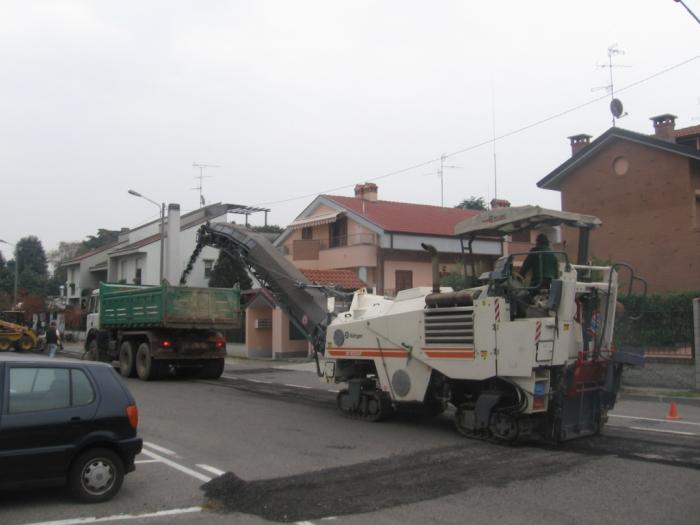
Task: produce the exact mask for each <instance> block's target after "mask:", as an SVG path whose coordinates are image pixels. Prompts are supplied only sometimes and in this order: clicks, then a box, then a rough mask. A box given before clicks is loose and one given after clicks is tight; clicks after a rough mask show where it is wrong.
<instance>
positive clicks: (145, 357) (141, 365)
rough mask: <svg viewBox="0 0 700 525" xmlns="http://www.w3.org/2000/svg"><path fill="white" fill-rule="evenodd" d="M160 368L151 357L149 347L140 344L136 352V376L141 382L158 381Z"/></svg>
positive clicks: (146, 344) (145, 344)
mask: <svg viewBox="0 0 700 525" xmlns="http://www.w3.org/2000/svg"><path fill="white" fill-rule="evenodd" d="M161 369H162V367H161V366H160V363H158V362H157V361H155V360H154V359H153V358H152V357H151V346H150V345H149V344H148V343H141V344H140V345H139V349H138V350H137V351H136V375H138V376H139V379H142V380H143V381H151V380H153V379H158V377H159V376H160V371H161Z"/></svg>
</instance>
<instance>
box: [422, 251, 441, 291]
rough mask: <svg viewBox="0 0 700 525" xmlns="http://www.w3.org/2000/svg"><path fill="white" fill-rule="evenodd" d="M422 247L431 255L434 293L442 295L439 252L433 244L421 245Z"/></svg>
mask: <svg viewBox="0 0 700 525" xmlns="http://www.w3.org/2000/svg"><path fill="white" fill-rule="evenodd" d="M420 245H421V247H422V248H423V249H424V250H425V251H427V252H429V253H430V256H431V257H432V262H433V293H440V265H439V262H438V251H437V249H436V248H435V246H433V245H432V244H425V243H424V242H422V243H420Z"/></svg>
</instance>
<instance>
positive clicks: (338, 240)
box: [282, 233, 378, 261]
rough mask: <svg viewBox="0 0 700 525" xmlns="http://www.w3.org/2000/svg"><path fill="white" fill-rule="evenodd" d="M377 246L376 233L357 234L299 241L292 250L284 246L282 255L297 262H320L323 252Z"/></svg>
mask: <svg viewBox="0 0 700 525" xmlns="http://www.w3.org/2000/svg"><path fill="white" fill-rule="evenodd" d="M377 244H378V237H377V235H375V234H374V233H356V234H352V235H343V236H341V237H331V238H330V239H297V240H295V241H293V242H292V249H291V250H290V249H289V247H288V246H284V247H283V248H282V253H284V254H285V255H291V256H292V259H293V260H295V261H301V260H307V261H308V260H318V256H319V252H320V251H321V250H328V249H333V248H345V247H347V246H360V245H370V246H376V245H377Z"/></svg>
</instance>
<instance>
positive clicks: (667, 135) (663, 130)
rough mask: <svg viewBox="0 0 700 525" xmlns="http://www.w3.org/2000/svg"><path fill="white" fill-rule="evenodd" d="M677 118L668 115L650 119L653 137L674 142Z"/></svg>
mask: <svg viewBox="0 0 700 525" xmlns="http://www.w3.org/2000/svg"><path fill="white" fill-rule="evenodd" d="M677 118H678V117H676V116H675V115H671V114H670V113H665V114H663V115H657V116H656V117H651V118H650V119H649V120H651V121H652V122H653V123H654V136H655V137H656V138H659V139H661V140H667V141H669V142H675V141H676V137H675V135H674V133H673V132H674V131H675V129H676V119H677Z"/></svg>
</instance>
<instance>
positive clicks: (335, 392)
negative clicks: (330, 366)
mask: <svg viewBox="0 0 700 525" xmlns="http://www.w3.org/2000/svg"><path fill="white" fill-rule="evenodd" d="M328 391H329V392H333V393H334V394H337V393H339V392H340V390H335V389H333V388H329V389H328ZM328 519H330V518H328ZM333 519H335V518H333Z"/></svg>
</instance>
